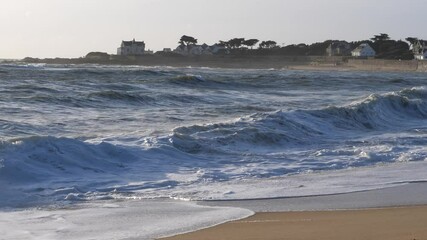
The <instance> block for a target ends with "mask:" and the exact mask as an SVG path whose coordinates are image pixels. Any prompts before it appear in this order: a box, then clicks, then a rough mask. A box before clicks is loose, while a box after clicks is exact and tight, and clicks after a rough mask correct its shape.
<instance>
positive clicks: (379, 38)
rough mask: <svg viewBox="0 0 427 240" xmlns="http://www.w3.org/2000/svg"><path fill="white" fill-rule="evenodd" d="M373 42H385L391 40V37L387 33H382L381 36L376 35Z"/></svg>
mask: <svg viewBox="0 0 427 240" xmlns="http://www.w3.org/2000/svg"><path fill="white" fill-rule="evenodd" d="M371 40H372V41H374V42H384V41H387V40H390V36H389V35H388V34H387V33H380V35H374V37H373V38H371Z"/></svg>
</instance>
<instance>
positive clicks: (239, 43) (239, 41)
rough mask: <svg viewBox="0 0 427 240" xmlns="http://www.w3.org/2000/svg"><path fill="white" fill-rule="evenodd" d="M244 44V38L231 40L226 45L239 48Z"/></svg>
mask: <svg viewBox="0 0 427 240" xmlns="http://www.w3.org/2000/svg"><path fill="white" fill-rule="evenodd" d="M244 42H245V39H244V38H233V39H230V40H229V41H228V44H229V45H230V47H231V48H240V46H242V45H243V43H244Z"/></svg>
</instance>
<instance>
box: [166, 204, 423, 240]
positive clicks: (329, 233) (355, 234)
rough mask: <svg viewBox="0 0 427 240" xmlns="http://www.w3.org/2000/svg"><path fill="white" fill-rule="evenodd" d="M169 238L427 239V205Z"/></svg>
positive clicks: (262, 216) (264, 219)
mask: <svg viewBox="0 0 427 240" xmlns="http://www.w3.org/2000/svg"><path fill="white" fill-rule="evenodd" d="M166 239H169V240H180V239H182V240H183V239H185V240H191V239H195V240H196V239H197V240H200V239H206V240H209V239H212V240H214V239H215V240H216V239H222V240H237V239H252V240H256V239H259V240H275V239H316V240H323V239H324V240H335V239H336V240H338V239H340V240H341V239H358V240H360V239H387V240H415V239H416V240H423V239H427V206H412V207H398V208H384V209H367V210H341V211H314V212H312V211H307V212H282V213H280V212H279V213H277V212H276V213H257V214H255V215H254V216H252V217H249V218H247V219H243V220H239V221H233V222H229V223H226V224H222V225H219V226H216V227H213V228H209V229H204V230H201V231H198V232H194V233H189V234H184V235H179V236H175V237H172V238H166Z"/></svg>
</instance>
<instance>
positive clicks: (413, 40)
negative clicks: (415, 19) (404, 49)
mask: <svg viewBox="0 0 427 240" xmlns="http://www.w3.org/2000/svg"><path fill="white" fill-rule="evenodd" d="M405 40H406V41H407V42H409V44H410V45H411V47H412V46H414V44H415V43H416V42H417V41H418V38H416V37H407V38H405Z"/></svg>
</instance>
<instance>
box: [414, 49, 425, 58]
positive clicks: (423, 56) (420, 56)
mask: <svg viewBox="0 0 427 240" xmlns="http://www.w3.org/2000/svg"><path fill="white" fill-rule="evenodd" d="M415 59H417V60H427V49H425V50H424V53H423V54H416V55H415Z"/></svg>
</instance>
